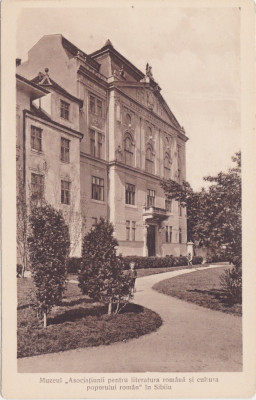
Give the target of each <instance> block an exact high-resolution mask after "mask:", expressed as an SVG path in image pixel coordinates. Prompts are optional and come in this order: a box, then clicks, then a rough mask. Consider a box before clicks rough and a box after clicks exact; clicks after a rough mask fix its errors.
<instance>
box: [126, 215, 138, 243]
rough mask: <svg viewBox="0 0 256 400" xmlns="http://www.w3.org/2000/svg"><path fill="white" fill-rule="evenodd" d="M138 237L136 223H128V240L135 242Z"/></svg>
mask: <svg viewBox="0 0 256 400" xmlns="http://www.w3.org/2000/svg"><path fill="white" fill-rule="evenodd" d="M135 237H136V221H128V220H127V221H126V240H129V241H130V240H132V241H134V240H135Z"/></svg>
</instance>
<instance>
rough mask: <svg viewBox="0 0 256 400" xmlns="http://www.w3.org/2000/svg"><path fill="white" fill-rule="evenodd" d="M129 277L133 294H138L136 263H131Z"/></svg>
mask: <svg viewBox="0 0 256 400" xmlns="http://www.w3.org/2000/svg"><path fill="white" fill-rule="evenodd" d="M128 276H129V278H130V279H131V287H132V294H134V293H135V292H136V289H135V281H136V278H137V271H136V270H135V263H134V262H131V263H130V269H129V271H128Z"/></svg>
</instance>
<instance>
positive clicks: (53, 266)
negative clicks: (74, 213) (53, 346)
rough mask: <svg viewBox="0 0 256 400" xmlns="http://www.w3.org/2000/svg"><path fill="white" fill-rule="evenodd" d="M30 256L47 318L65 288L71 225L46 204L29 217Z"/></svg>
mask: <svg viewBox="0 0 256 400" xmlns="http://www.w3.org/2000/svg"><path fill="white" fill-rule="evenodd" d="M29 222H30V229H31V237H30V238H29V241H28V244H29V253H30V261H31V269H32V277H33V280H34V284H35V286H36V298H37V311H38V315H43V316H44V327H45V328H46V327H47V315H48V313H49V312H50V311H51V309H52V307H53V306H54V305H57V304H59V302H60V301H61V299H62V295H63V292H64V289H65V281H66V274H67V268H66V261H67V257H68V254H69V251H70V239H69V231H68V226H67V225H66V224H65V221H64V218H63V216H62V213H61V212H60V211H56V210H55V209H54V208H53V207H52V206H50V205H48V204H46V205H43V206H40V207H34V208H32V210H31V215H30V218H29Z"/></svg>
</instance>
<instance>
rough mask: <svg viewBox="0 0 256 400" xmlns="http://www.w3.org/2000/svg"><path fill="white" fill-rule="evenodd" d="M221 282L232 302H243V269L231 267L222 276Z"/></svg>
mask: <svg viewBox="0 0 256 400" xmlns="http://www.w3.org/2000/svg"><path fill="white" fill-rule="evenodd" d="M220 284H221V286H222V288H223V290H224V292H225V294H226V296H227V297H228V298H229V299H230V300H231V301H232V303H242V269H241V268H237V267H234V268H231V269H228V270H225V271H224V272H223V274H222V275H221V276H220Z"/></svg>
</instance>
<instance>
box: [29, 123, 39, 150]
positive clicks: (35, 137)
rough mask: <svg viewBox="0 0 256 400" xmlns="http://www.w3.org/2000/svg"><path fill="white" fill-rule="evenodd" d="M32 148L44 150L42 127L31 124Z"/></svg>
mask: <svg viewBox="0 0 256 400" xmlns="http://www.w3.org/2000/svg"><path fill="white" fill-rule="evenodd" d="M31 148H32V149H34V150H37V151H42V129H40V128H37V127H36V126H31Z"/></svg>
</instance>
